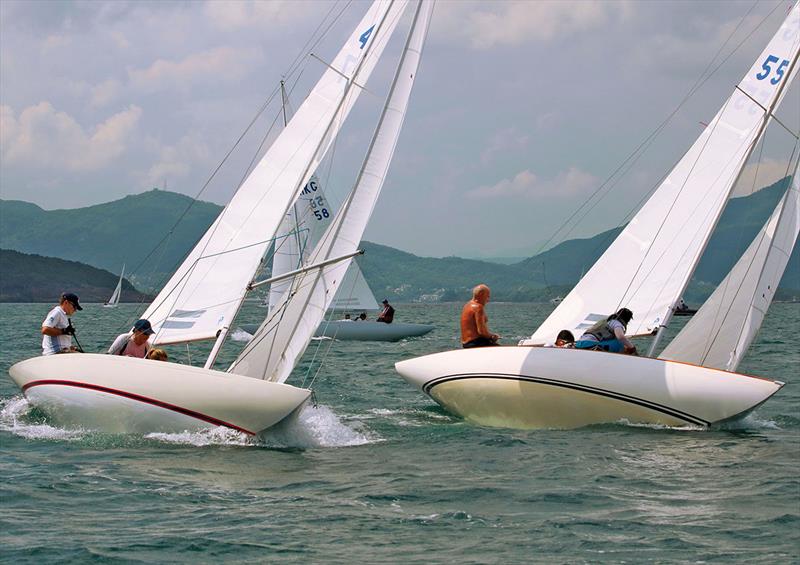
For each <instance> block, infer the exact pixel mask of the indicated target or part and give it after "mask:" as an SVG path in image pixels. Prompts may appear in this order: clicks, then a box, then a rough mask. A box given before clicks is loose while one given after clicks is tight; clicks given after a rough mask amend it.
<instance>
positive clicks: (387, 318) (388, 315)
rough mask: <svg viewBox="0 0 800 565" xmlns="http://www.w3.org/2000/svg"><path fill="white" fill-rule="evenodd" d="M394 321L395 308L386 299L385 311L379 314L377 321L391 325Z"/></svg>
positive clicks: (384, 301) (384, 300) (384, 303)
mask: <svg viewBox="0 0 800 565" xmlns="http://www.w3.org/2000/svg"><path fill="white" fill-rule="evenodd" d="M392 320H394V308H392V305H391V304H389V301H388V300H386V299H385V298H384V299H383V310H381V313H380V314H378V319H377V320H375V321H376V322H384V323H386V324H391V323H392Z"/></svg>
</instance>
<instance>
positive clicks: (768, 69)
mask: <svg viewBox="0 0 800 565" xmlns="http://www.w3.org/2000/svg"><path fill="white" fill-rule="evenodd" d="M778 61H780V59H778V58H777V57H776V56H775V55H769V56H768V57H767V58H766V60H765V61H764V62H763V63H762V64H761V68H762V69H763V70H762V71H761V72H760V73H758V74H757V75H756V78H757V79H758V80H764V79H765V78H767V77H769V75H770V74H771V73H772V66H771V65H772V64H774V63H777V62H778ZM788 64H789V61H788V60H786V59H784V60H783V61H781V64H780V65H778V68H776V69H775V76H774V77H772V79H771V80H770V81H769V83H770V84H778V83H779V82H780V81H781V79H782V78H783V73H784V72H786V71H785V67H786V66H787V65H788Z"/></svg>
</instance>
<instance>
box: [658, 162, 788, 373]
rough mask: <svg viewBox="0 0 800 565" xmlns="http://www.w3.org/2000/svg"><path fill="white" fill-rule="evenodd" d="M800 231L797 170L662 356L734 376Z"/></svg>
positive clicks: (767, 306)
mask: <svg viewBox="0 0 800 565" xmlns="http://www.w3.org/2000/svg"><path fill="white" fill-rule="evenodd" d="M798 231H800V177H798V171H797V170H795V173H794V178H793V179H792V184H791V186H790V188H789V189H788V190H787V191H786V194H784V196H783V198H782V199H781V201H780V202H779V203H778V206H777V207H776V208H775V211H774V212H773V213H772V216H771V217H770V218H769V220H768V221H767V223H766V225H764V227H763V228H762V229H761V231H760V232H759V233H758V235H757V236H756V238H755V240H753V243H751V244H750V247H748V248H747V251H745V252H744V254H743V255H742V257H741V258H740V259H739V261H738V262H737V263H736V265H735V266H734V267H733V269H732V270H731V272H730V273H728V276H727V277H725V280H723V281H722V282H721V283H720V285H719V286H718V287H717V288H716V290H715V291H714V292H713V293H712V294H711V296H710V297H709V299H708V300H707V301H706V302H705V304H703V306H702V308H700V310H698V311H697V313H696V314H695V315H694V317H693V318H692V319H691V320H690V321H689V323H688V324H686V326H685V327H684V328H683V329H682V330H681V331H680V333H679V334H678V335H677V336H676V337H675V339H673V340H672V342H671V343H670V344H669V345H668V346H667V348H666V349H664V351H663V352H662V353H661V355H660V356H659V357H660V358H661V359H672V360H674V361H684V362H687V363H694V364H695V365H703V366H704V367H714V368H716V369H725V370H728V371H735V370H736V368H737V367H738V366H739V362H740V361H741V360H742V357H743V356H744V354H745V352H746V351H747V348H748V347H749V346H750V344H751V343H752V341H753V339H755V337H756V334H757V333H758V330H759V328H760V327H761V322H762V321H763V320H764V316H765V315H766V313H767V309H768V308H769V305H770V303H771V302H772V298H773V297H774V296H775V291H776V290H777V287H778V284H779V283H780V281H781V277H782V276H783V272H784V270H785V269H786V264H787V263H788V262H789V257H790V256H791V254H792V249H793V248H794V245H795V242H796V241H797V234H798Z"/></svg>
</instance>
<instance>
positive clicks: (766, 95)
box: [524, 3, 800, 344]
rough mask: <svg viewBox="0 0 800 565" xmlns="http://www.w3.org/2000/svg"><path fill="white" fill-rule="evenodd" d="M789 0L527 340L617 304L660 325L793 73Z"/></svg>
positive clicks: (795, 30) (796, 45)
mask: <svg viewBox="0 0 800 565" xmlns="http://www.w3.org/2000/svg"><path fill="white" fill-rule="evenodd" d="M798 50H800V5H799V4H797V3H796V4H795V5H794V7H793V8H792V10H791V12H790V13H789V15H788V17H787V18H786V20H785V21H784V23H783V25H782V26H781V28H780V29H779V30H778V32H777V33H776V34H775V35H774V37H773V38H772V40H771V41H770V42H769V44H768V45H767V47H766V49H765V50H764V51H763V53H762V54H761V55H760V56H759V58H758V59H757V60H756V62H755V64H754V65H753V67H752V68H751V69H750V70H749V71H748V72H747V74H746V75H745V77H744V79H743V80H742V81H741V82H740V83H739V84H738V85H737V86H736V89H735V90H734V92H733V94H732V95H731V97H730V98H729V99H728V100H727V101H726V102H725V104H724V105H723V106H722V108H721V109H720V111H719V112H718V113H717V115H716V116H715V117H714V119H713V120H712V121H711V123H710V124H709V125H708V127H707V128H706V129H705V130H704V131H703V133H702V134H701V135H700V137H699V138H698V139H697V141H696V142H695V143H694V145H693V146H692V147H691V148H690V149H689V151H688V152H687V153H686V154H685V155H684V156H683V158H682V159H681V160H680V162H679V163H678V164H677V165H676V166H675V168H674V169H673V170H672V172H671V173H670V174H669V176H668V177H667V178H666V179H665V180H664V182H663V183H662V184H661V185H660V186H659V188H658V189H657V190H656V191H655V193H654V194H653V195H652V197H651V198H650V199H649V200H648V201H647V202H646V203H645V204H644V206H643V207H642V208H641V209H640V210H639V212H638V213H637V214H636V215H635V216H634V218H633V219H632V220H631V221H630V223H629V224H628V225H627V226H626V228H625V229H624V230H623V231H622V233H621V234H620V235H619V236H618V237H617V239H616V240H614V242H613V243H612V244H611V246H610V247H609V248H608V249H607V250H606V252H605V253H604V254H603V255H602V257H601V258H600V259H599V260H598V261H597V262H596V263H595V264H594V266H593V267H592V268H591V269H590V270H589V272H587V273H586V275H585V276H584V277H583V278H582V279H581V280H580V282H579V283H578V284H577V285H576V286H575V288H574V289H573V290H572V292H570V293H569V295H568V296H567V297H566V298H565V299H564V300H563V301H562V302H561V304H560V305H559V306H558V308H556V310H555V311H554V312H553V313H552V314H551V315H550V316H549V317H548V318H547V319H546V320H545V321H544V323H543V324H542V325H541V326H540V327H539V328H538V329H537V330H536V332H535V333H534V334H533V336H532V337H531V339H530V340H528V341H526V342H524V343H527V344H539V343H545V342H552V341H553V340H554V338H555V336H556V334H557V333H558V332H559V331H560V330H562V329H569V330H571V331H572V332H573V333H574V334H575V337H579V336H580V334H581V333H583V330H584V329H586V328H587V327H589V326H590V325H592V324H593V323H594V322H595V321H597V320H599V319H600V318H602V317H605V316H607V315H609V314H611V313H613V312H615V311H616V310H617V309H619V308H621V307H626V308H629V309H630V310H631V311H633V313H634V319H633V321H631V323H630V324H629V325H628V332H627V333H628V334H629V335H642V334H649V333H651V332H652V331H654V330H656V329H658V328H660V327H662V326H663V325H665V324H666V323H667V322H668V321H669V318H670V316H671V314H672V311H673V308H674V306H675V304H676V302H677V300H678V299H679V298H680V296H681V295H682V294H683V291H684V290H685V288H686V285H687V284H688V281H689V279H690V278H691V275H692V273H693V272H694V269H695V267H696V265H697V262H698V261H699V259H700V256H701V255H702V253H703V251H704V250H705V247H706V244H707V242H708V239H709V237H710V236H711V233H712V231H713V230H714V228H715V226H716V224H717V221H718V220H719V217H720V215H721V214H722V211H723V210H724V207H725V204H726V202H727V200H728V198H729V195H730V193H731V191H732V188H733V185H734V184H735V182H736V180H737V179H738V177H739V175H740V174H741V170H742V168H743V167H744V164H745V162H746V160H747V158H748V157H749V155H750V154H751V152H752V150H753V148H754V147H755V144H756V143H757V141H758V139H759V138H760V136H761V134H762V133H763V130H764V128H765V127H766V125H767V123H768V122H769V120H770V118H771V115H772V112H773V111H774V110H775V109H776V108H777V106H778V105H779V104H780V102H781V100H782V99H783V96H784V95H785V93H786V90H787V89H788V84H789V83H790V82H791V80H792V79H793V78H794V76H795V75H796V73H797V64H796V63H797V58H798Z"/></svg>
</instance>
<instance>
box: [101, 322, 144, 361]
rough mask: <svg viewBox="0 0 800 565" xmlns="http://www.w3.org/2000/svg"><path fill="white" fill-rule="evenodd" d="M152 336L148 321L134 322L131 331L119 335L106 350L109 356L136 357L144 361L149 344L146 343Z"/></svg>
mask: <svg viewBox="0 0 800 565" xmlns="http://www.w3.org/2000/svg"><path fill="white" fill-rule="evenodd" d="M152 334H153V328H152V326H150V321H149V320H145V319H144V318H142V319H140V320H136V323H135V324H133V330H131V331H130V332H127V333H124V334H120V335H118V336H117V339H115V340H114V343H112V344H111V347H110V348H109V349H108V353H109V355H123V356H125V357H138V358H139V359H144V358H145V357H146V356H147V354H148V353H149V351H150V343H149V342H148V341H147V340H148V339H149V338H150V336H151V335H152Z"/></svg>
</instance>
